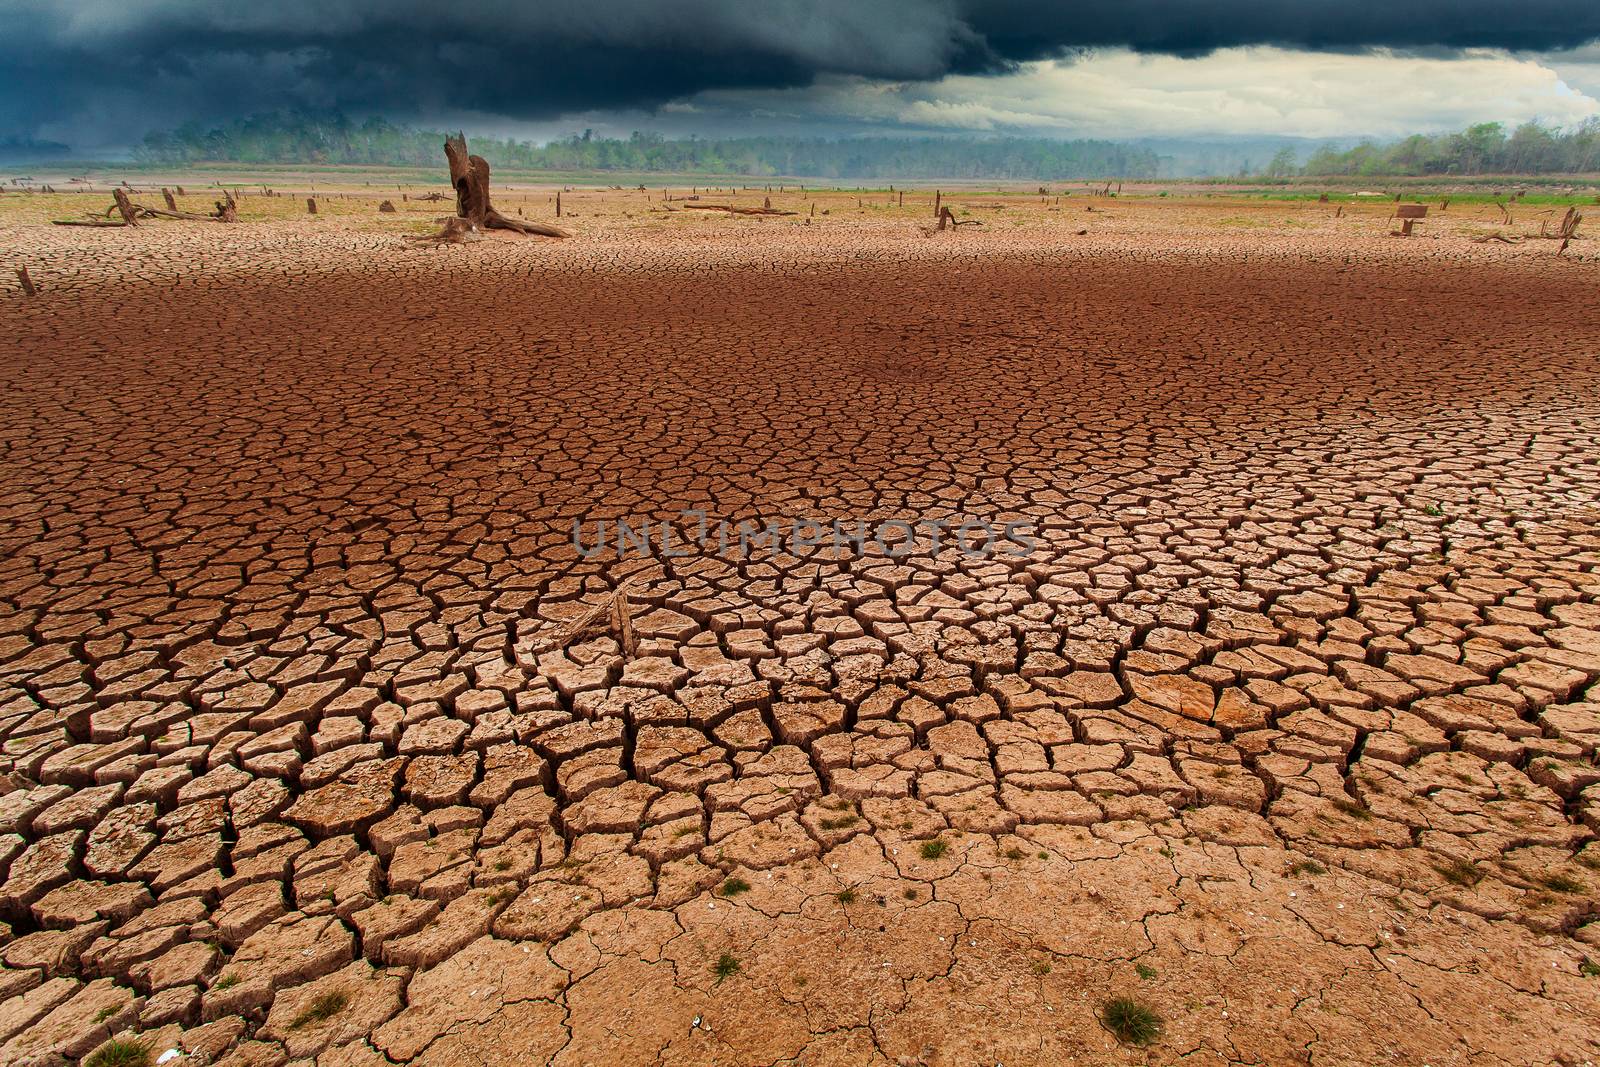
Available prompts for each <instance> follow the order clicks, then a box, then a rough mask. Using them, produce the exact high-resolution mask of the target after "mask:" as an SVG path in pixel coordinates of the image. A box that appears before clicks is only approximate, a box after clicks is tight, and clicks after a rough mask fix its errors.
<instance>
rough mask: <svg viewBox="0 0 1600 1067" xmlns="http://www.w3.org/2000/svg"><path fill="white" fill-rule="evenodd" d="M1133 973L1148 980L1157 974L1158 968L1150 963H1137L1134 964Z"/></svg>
mask: <svg viewBox="0 0 1600 1067" xmlns="http://www.w3.org/2000/svg"><path fill="white" fill-rule="evenodd" d="M1133 973H1134V974H1136V975H1138V976H1139V977H1140V978H1143V979H1144V980H1145V981H1146V982H1148V981H1150V979H1152V978H1154V977H1155V976H1156V969H1155V968H1154V967H1152V966H1150V965H1149V964H1148V963H1135V964H1134V965H1133Z"/></svg>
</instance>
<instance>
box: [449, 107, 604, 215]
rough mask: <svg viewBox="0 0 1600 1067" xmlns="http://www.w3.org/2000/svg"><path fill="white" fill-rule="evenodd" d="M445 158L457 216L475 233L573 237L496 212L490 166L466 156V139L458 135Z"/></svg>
mask: <svg viewBox="0 0 1600 1067" xmlns="http://www.w3.org/2000/svg"><path fill="white" fill-rule="evenodd" d="M444 155H445V159H446V160H447V161H449V164H450V184H451V185H453V186H455V190H456V217H457V218H461V219H465V220H466V221H467V225H468V226H470V227H471V228H472V229H475V230H511V231H512V232H514V233H528V234H536V235H538V236H540V237H571V236H572V235H571V234H570V233H568V232H567V231H566V230H563V229H562V228H561V227H559V226H551V225H549V224H547V223H542V222H527V221H524V220H522V219H513V218H508V217H507V216H505V215H502V214H500V212H499V211H496V210H495V207H494V204H493V203H492V202H491V201H490V199H489V164H488V163H487V162H486V161H485V160H484V158H483V157H482V156H474V155H469V154H468V153H467V138H466V136H465V135H464V134H460V133H457V134H456V135H455V136H454V137H448V138H446V139H445V142H444Z"/></svg>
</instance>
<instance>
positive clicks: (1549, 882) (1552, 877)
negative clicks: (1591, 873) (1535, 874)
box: [1539, 873, 1588, 893]
mask: <svg viewBox="0 0 1600 1067" xmlns="http://www.w3.org/2000/svg"><path fill="white" fill-rule="evenodd" d="M1539 884H1540V885H1542V886H1544V887H1545V888H1546V889H1548V890H1550V891H1551V892H1552V893H1582V892H1583V891H1584V890H1586V889H1587V888H1588V887H1587V886H1585V885H1584V884H1583V883H1582V882H1580V881H1578V880H1577V879H1576V878H1574V877H1572V876H1571V875H1568V874H1559V873H1558V874H1547V875H1545V876H1544V877H1543V878H1541V879H1539Z"/></svg>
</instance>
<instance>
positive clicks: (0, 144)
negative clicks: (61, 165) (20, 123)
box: [0, 136, 72, 162]
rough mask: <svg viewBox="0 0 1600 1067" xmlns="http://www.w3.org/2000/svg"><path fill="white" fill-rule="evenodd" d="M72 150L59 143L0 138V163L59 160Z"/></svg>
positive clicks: (14, 137)
mask: <svg viewBox="0 0 1600 1067" xmlns="http://www.w3.org/2000/svg"><path fill="white" fill-rule="evenodd" d="M71 151H72V148H71V147H70V146H69V145H64V144H62V143H61V142H59V141H38V140H35V139H33V138H32V137H17V136H11V137H0V161H4V162H12V161H17V162H31V161H33V160H36V159H60V158H61V157H63V156H65V155H66V154H67V153H68V152H71Z"/></svg>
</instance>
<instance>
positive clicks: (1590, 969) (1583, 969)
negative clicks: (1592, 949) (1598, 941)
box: [1578, 960, 1600, 978]
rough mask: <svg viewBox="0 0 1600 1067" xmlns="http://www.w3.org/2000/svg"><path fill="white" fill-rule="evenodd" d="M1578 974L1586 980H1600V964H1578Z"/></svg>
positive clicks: (1588, 962) (1585, 961)
mask: <svg viewBox="0 0 1600 1067" xmlns="http://www.w3.org/2000/svg"><path fill="white" fill-rule="evenodd" d="M1578 973H1579V974H1581V975H1583V976H1584V977H1585V978H1600V963H1593V962H1591V961H1589V960H1584V961H1583V962H1582V963H1580V964H1578Z"/></svg>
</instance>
